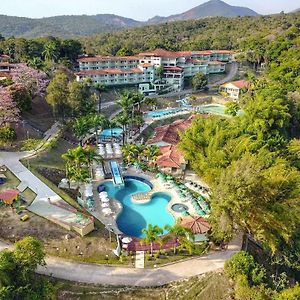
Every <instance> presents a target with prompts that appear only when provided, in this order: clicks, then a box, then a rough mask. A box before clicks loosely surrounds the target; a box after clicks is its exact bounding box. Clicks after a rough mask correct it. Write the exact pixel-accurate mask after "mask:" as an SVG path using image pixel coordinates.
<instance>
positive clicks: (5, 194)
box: [0, 189, 20, 205]
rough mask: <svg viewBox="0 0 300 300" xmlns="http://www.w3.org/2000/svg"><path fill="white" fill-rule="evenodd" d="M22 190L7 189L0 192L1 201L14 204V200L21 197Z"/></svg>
mask: <svg viewBox="0 0 300 300" xmlns="http://www.w3.org/2000/svg"><path fill="white" fill-rule="evenodd" d="M19 195H20V192H19V191H18V190H13V189H10V190H5V191H2V192H0V202H3V203H4V204H6V205H12V204H13V203H14V201H16V200H17V199H18V198H19Z"/></svg>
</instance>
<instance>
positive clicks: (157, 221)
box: [102, 177, 175, 238]
mask: <svg viewBox="0 0 300 300" xmlns="http://www.w3.org/2000/svg"><path fill="white" fill-rule="evenodd" d="M124 181H125V185H124V187H120V188H118V187H115V186H114V184H113V182H111V181H109V182H104V183H103V184H102V185H104V186H105V190H106V191H107V193H108V196H109V197H110V198H115V199H117V200H118V201H120V203H121V204H122V205H123V210H122V212H121V213H120V215H119V216H118V218H117V225H118V227H119V229H120V230H121V231H122V232H123V233H125V234H126V235H129V236H135V237H139V238H142V237H144V235H143V234H142V229H143V228H146V227H147V226H148V225H149V224H152V225H158V226H159V227H161V228H163V227H164V226H165V225H167V224H169V225H172V224H174V222H175V221H174V218H173V216H172V215H171V214H170V213H169V212H168V211H167V204H168V202H169V201H170V200H171V196H169V195H168V194H166V193H155V194H153V196H152V198H151V201H149V202H148V203H144V204H140V203H138V204H137V203H134V202H132V198H131V196H132V195H134V194H137V193H142V192H145V193H146V192H149V191H150V190H151V187H150V186H149V185H148V184H147V183H145V182H142V181H140V180H137V179H128V178H126V177H125V180H124ZM166 233H167V231H164V234H166Z"/></svg>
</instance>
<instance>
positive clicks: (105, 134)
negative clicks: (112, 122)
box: [99, 128, 123, 139]
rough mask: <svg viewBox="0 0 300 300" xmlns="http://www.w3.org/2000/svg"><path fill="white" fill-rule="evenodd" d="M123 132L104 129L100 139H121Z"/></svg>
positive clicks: (114, 129)
mask: <svg viewBox="0 0 300 300" xmlns="http://www.w3.org/2000/svg"><path fill="white" fill-rule="evenodd" d="M122 133H123V130H122V128H111V129H110V128H107V129H104V130H103V131H102V132H101V134H100V136H99V137H100V139H107V138H110V137H120V136H122Z"/></svg>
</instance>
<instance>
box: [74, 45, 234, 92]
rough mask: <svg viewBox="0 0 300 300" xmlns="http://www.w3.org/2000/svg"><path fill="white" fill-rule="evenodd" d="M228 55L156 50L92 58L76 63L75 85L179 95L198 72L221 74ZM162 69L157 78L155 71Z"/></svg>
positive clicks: (217, 51)
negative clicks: (130, 87)
mask: <svg viewBox="0 0 300 300" xmlns="http://www.w3.org/2000/svg"><path fill="white" fill-rule="evenodd" d="M231 59H232V53H231V52H230V51H227V50H206V51H180V52H173V51H167V50H163V49H156V50H154V51H152V52H144V53H140V54H138V55H136V56H123V57H120V56H92V57H88V56H85V57H81V58H79V59H78V63H79V72H77V73H75V75H76V80H77V81H83V80H85V79H87V78H91V79H92V81H93V83H100V84H103V85H106V86H120V85H139V90H140V91H141V92H144V93H147V92H157V91H159V90H164V89H168V90H173V91H180V90H182V89H183V87H184V78H186V77H191V76H193V75H195V74H196V73H198V72H202V73H203V74H206V75H208V74H213V73H223V72H225V67H226V64H227V63H228V62H230V61H231ZM159 67H163V70H164V72H163V75H162V77H161V78H159V77H158V76H157V74H156V73H157V72H156V69H157V68H159Z"/></svg>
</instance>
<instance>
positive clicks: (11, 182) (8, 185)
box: [0, 170, 21, 191]
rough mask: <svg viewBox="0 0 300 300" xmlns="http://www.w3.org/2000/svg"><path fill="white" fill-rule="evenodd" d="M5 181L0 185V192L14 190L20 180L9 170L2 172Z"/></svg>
mask: <svg viewBox="0 0 300 300" xmlns="http://www.w3.org/2000/svg"><path fill="white" fill-rule="evenodd" d="M4 175H5V176H6V178H7V180H6V182H5V183H4V184H2V185H0V191H3V190H7V189H15V188H16V187H17V186H18V185H19V184H20V182H21V181H20V180H19V179H18V178H17V177H16V176H15V175H14V174H13V173H12V172H11V171H9V170H7V171H6V172H4Z"/></svg>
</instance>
